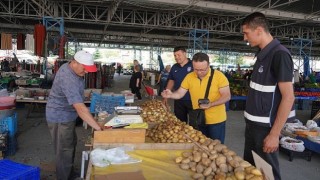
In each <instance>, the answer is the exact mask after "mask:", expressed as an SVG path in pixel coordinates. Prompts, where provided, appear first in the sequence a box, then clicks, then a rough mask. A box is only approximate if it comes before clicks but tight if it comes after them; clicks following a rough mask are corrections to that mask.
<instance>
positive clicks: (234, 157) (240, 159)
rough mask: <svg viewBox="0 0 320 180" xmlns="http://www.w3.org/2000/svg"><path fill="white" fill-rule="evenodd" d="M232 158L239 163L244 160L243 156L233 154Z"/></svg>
mask: <svg viewBox="0 0 320 180" xmlns="http://www.w3.org/2000/svg"><path fill="white" fill-rule="evenodd" d="M232 158H233V159H234V160H236V161H238V162H239V163H240V162H242V161H243V159H242V157H240V156H233V157H232Z"/></svg>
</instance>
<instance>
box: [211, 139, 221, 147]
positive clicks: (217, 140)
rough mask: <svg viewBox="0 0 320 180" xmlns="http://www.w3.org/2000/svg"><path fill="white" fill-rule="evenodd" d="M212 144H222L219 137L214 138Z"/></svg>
mask: <svg viewBox="0 0 320 180" xmlns="http://www.w3.org/2000/svg"><path fill="white" fill-rule="evenodd" d="M212 144H213V145H214V146H215V145H217V144H221V141H220V140H219V139H214V140H213V141H212Z"/></svg>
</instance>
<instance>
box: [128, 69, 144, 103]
mask: <svg viewBox="0 0 320 180" xmlns="http://www.w3.org/2000/svg"><path fill="white" fill-rule="evenodd" d="M133 71H134V72H133V74H132V76H131V78H130V82H129V88H130V89H131V92H132V93H133V94H135V95H136V96H137V98H138V100H141V99H142V97H141V93H140V89H141V82H142V73H141V71H140V66H139V65H135V66H134V68H133Z"/></svg>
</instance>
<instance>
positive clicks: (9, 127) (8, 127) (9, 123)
mask: <svg viewBox="0 0 320 180" xmlns="http://www.w3.org/2000/svg"><path fill="white" fill-rule="evenodd" d="M17 128H18V122H17V113H16V112H15V113H14V114H13V115H12V116H9V117H6V118H4V119H0V132H4V131H8V132H9V136H10V137H13V136H14V135H15V134H16V133H17Z"/></svg>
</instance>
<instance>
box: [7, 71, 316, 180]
mask: <svg viewBox="0 0 320 180" xmlns="http://www.w3.org/2000/svg"><path fill="white" fill-rule="evenodd" d="M129 79H130V76H124V75H121V76H118V75H117V74H116V75H115V78H114V86H115V87H112V88H108V89H106V91H113V92H120V91H121V90H126V89H128V84H129ZM144 99H148V98H144ZM142 102H143V101H140V102H138V103H142ZM28 107H30V106H28V105H26V106H25V108H18V109H17V112H18V119H19V120H18V124H19V126H18V134H17V138H18V149H17V152H16V154H15V155H13V156H9V157H8V158H9V159H11V160H14V161H16V162H21V163H24V164H28V165H34V166H39V167H40V168H41V179H44V180H51V179H55V175H54V161H55V159H54V157H53V148H52V143H51V137H50V134H49V131H48V128H47V124H46V120H45V116H44V115H45V114H44V106H42V107H41V106H40V107H38V108H37V109H35V110H34V111H32V112H31V113H30V115H29V116H28V117H27V116H26V115H27V108H28ZM297 116H298V119H300V120H302V121H306V120H308V119H309V116H310V111H298V112H297ZM244 127H245V123H244V120H243V112H242V111H228V121H227V133H226V142H225V143H226V145H227V146H228V147H229V148H230V149H232V150H234V151H235V152H236V153H237V154H239V155H240V156H242V154H243V147H244ZM90 133H91V130H90V129H84V128H83V127H82V126H81V125H80V126H78V127H77V134H78V147H77V152H76V160H75V166H76V169H77V170H78V171H79V172H80V166H81V153H82V151H83V150H86V147H85V146H84V144H85V142H86V140H87V138H88V135H89V134H90ZM279 158H280V166H281V173H282V177H283V179H284V180H318V179H320V156H319V154H316V153H314V154H313V156H312V160H311V161H310V162H309V161H307V160H306V159H303V158H299V157H297V158H294V159H293V161H292V162H290V161H288V156H287V155H285V154H283V153H281V152H280V157H279Z"/></svg>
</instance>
